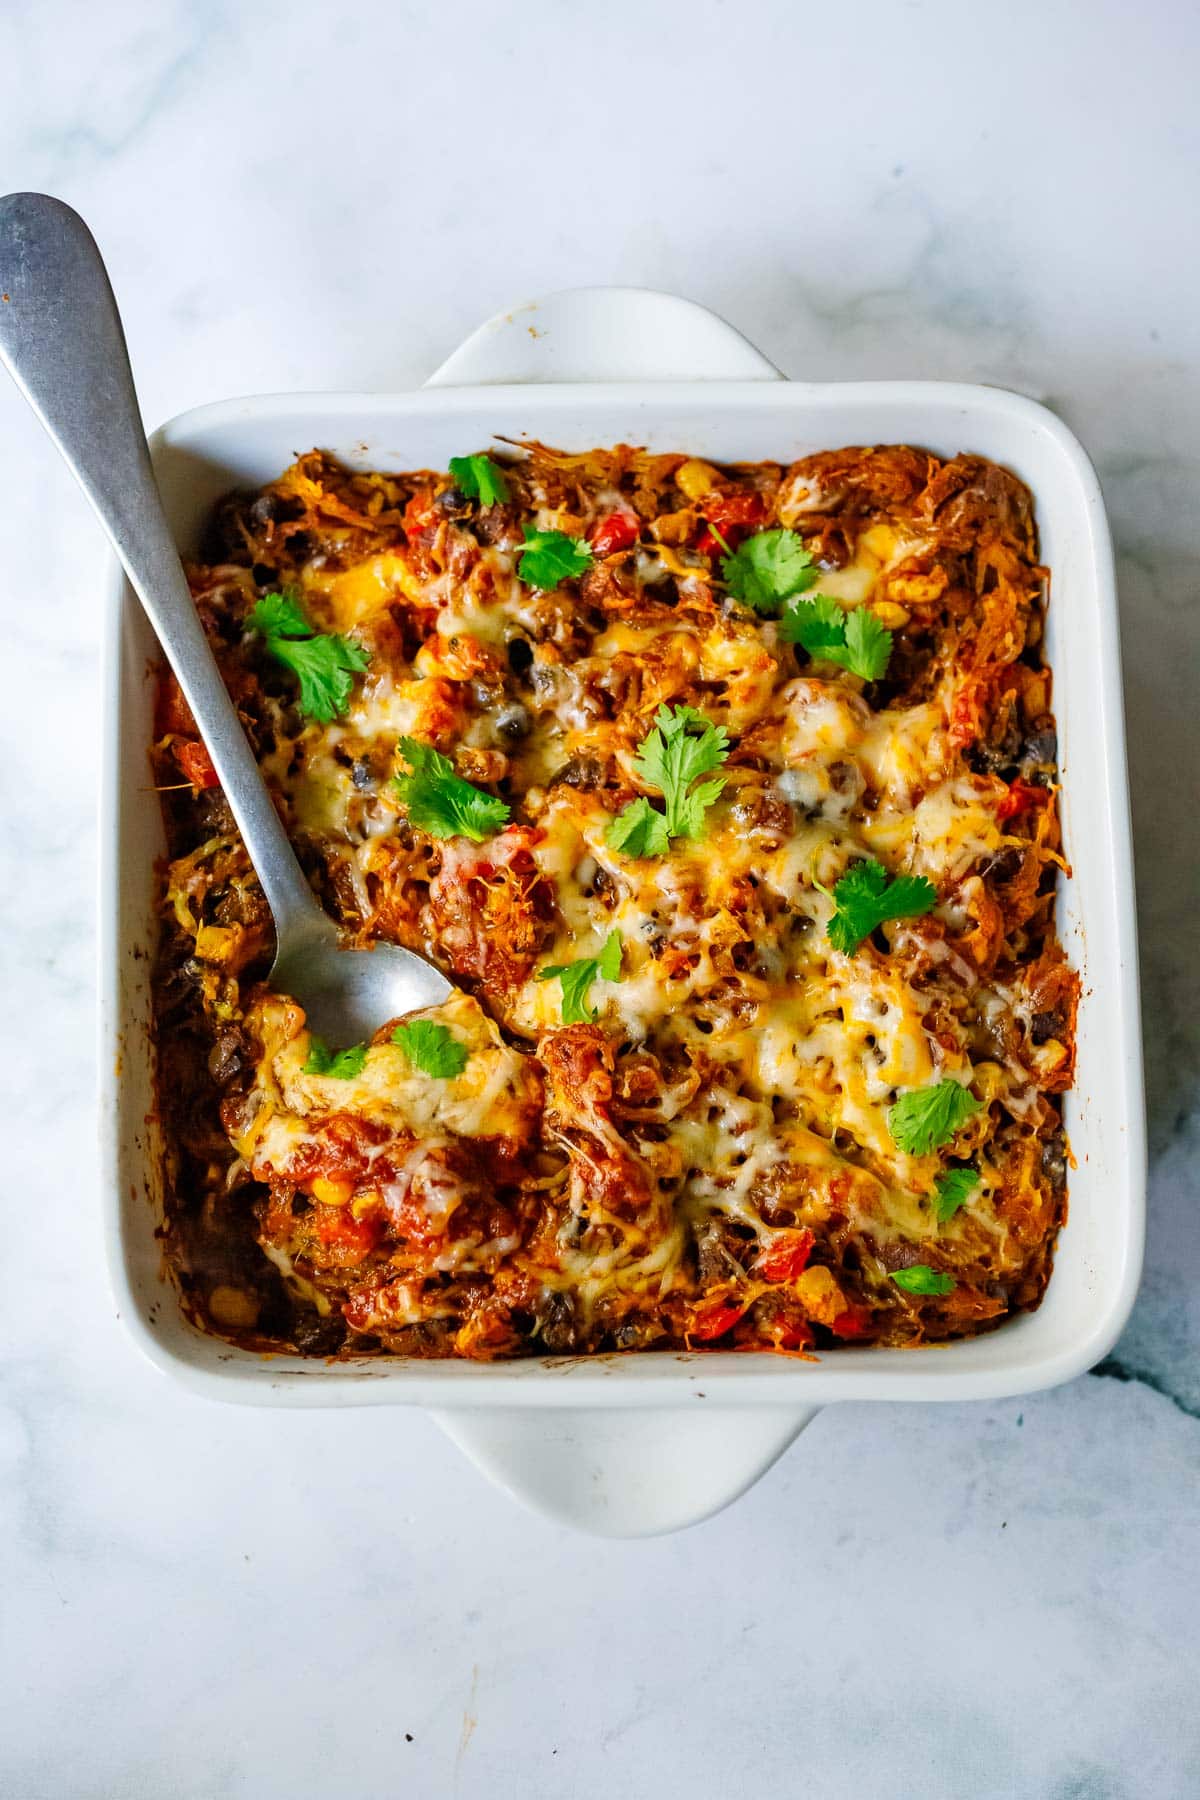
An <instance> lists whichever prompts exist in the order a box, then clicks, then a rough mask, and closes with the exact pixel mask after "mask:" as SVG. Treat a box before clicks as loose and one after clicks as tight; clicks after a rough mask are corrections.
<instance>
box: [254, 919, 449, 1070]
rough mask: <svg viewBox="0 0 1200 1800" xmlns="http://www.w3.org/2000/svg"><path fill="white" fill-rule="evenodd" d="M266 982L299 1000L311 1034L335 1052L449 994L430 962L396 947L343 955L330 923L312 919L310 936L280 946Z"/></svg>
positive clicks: (301, 935) (293, 938)
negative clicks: (325, 928) (331, 1047)
mask: <svg viewBox="0 0 1200 1800" xmlns="http://www.w3.org/2000/svg"><path fill="white" fill-rule="evenodd" d="M323 925H327V926H328V930H323V929H322V926H323ZM270 981H271V986H272V987H273V988H276V989H277V990H278V991H279V992H280V993H281V994H290V995H291V997H292V998H293V999H294V1000H297V1001H299V1003H300V1005H301V1006H302V1007H303V1008H304V1016H305V1019H306V1020H307V1022H308V1026H309V1029H310V1030H312V1031H315V1032H316V1033H317V1034H318V1036H320V1037H322V1038H324V1039H325V1042H326V1043H327V1044H331V1045H333V1046H334V1047H336V1048H339V1049H343V1048H345V1046H346V1045H347V1044H359V1043H362V1042H364V1041H365V1040H367V1039H369V1038H371V1037H372V1036H373V1035H374V1033H375V1032H376V1031H378V1029H379V1027H380V1026H381V1025H386V1024H387V1023H388V1021H389V1020H390V1019H396V1018H399V1017H400V1016H401V1015H402V1014H404V1013H408V1012H413V1011H415V1010H417V1009H418V1008H419V1007H423V1006H437V1005H438V1004H440V1002H441V1001H443V1000H445V999H446V998H447V996H448V995H450V994H452V993H453V992H454V988H453V985H452V984H451V983H450V982H449V981H447V980H446V977H445V976H444V975H443V974H442V973H441V972H440V970H438V969H435V968H434V966H433V964H432V963H429V962H426V961H425V959H424V957H421V956H417V955H415V954H414V953H413V951H411V950H405V949H403V948H402V947H401V946H400V945H399V944H375V945H372V946H371V947H370V948H369V949H365V950H347V949H346V948H344V947H343V945H342V944H340V943H339V941H338V931H337V927H336V926H335V925H334V924H333V921H332V920H331V919H321V920H317V921H316V922H315V924H314V928H313V929H312V931H311V932H301V933H293V935H292V936H291V937H289V938H288V939H287V940H286V941H285V942H284V943H282V944H281V945H280V948H279V953H278V955H277V956H276V958H275V961H274V963H273V964H272V967H271V975H270Z"/></svg>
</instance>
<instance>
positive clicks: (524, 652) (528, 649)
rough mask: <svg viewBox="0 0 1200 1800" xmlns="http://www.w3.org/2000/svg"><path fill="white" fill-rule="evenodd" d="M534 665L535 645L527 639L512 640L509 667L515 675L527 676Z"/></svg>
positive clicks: (510, 642)
mask: <svg viewBox="0 0 1200 1800" xmlns="http://www.w3.org/2000/svg"><path fill="white" fill-rule="evenodd" d="M532 664H533V645H532V644H530V643H529V642H528V641H527V640H526V639H525V638H520V637H516V638H510V639H509V641H508V666H509V668H510V669H511V670H512V672H513V674H514V675H524V674H526V673H527V672H528V671H529V669H530V667H531V666H532Z"/></svg>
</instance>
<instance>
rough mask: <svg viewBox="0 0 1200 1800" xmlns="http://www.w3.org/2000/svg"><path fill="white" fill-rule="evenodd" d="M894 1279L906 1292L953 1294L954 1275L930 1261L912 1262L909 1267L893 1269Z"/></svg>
mask: <svg viewBox="0 0 1200 1800" xmlns="http://www.w3.org/2000/svg"><path fill="white" fill-rule="evenodd" d="M892 1280H893V1281H894V1282H895V1284H896V1286H897V1287H898V1288H903V1289H904V1292H905V1293H906V1294H952V1293H953V1292H954V1285H955V1284H954V1277H953V1275H943V1274H942V1272H941V1270H940V1269H931V1268H930V1266H929V1264H928V1263H912V1264H911V1265H910V1266H909V1267H908V1268H907V1269H893V1270H892Z"/></svg>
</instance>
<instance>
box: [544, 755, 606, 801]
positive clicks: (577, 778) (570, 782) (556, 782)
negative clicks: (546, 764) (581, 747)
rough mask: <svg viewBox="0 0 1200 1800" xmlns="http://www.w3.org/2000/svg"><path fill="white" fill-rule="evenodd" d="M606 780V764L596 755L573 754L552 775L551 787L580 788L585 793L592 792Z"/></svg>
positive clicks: (549, 784)
mask: <svg viewBox="0 0 1200 1800" xmlns="http://www.w3.org/2000/svg"><path fill="white" fill-rule="evenodd" d="M603 781H604V764H603V763H602V762H601V761H600V760H599V758H598V757H595V756H573V757H572V758H571V760H570V762H565V763H564V764H563V766H562V768H561V769H559V770H558V771H557V773H555V774H554V775H552V776H551V777H550V780H549V783H548V784H547V785H548V786H550V787H573V788H579V789H580V790H581V792H583V793H590V792H591V791H592V789H593V788H598V787H600V786H601V785H602V784H603Z"/></svg>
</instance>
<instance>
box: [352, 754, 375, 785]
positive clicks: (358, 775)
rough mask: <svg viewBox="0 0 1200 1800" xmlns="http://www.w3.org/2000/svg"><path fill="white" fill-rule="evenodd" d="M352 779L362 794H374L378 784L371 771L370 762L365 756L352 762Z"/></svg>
mask: <svg viewBox="0 0 1200 1800" xmlns="http://www.w3.org/2000/svg"><path fill="white" fill-rule="evenodd" d="M350 779H351V781H352V782H353V783H354V785H355V787H356V788H357V789H358V791H359V793H360V794H373V793H374V792H375V789H376V787H377V785H378V783H377V782H376V780H375V776H374V775H373V773H372V771H371V765H370V763H369V762H368V761H367V760H366V758H365V757H363V756H360V757H359V758H358V760H357V761H356V762H354V763H352V764H351V767H350Z"/></svg>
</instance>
